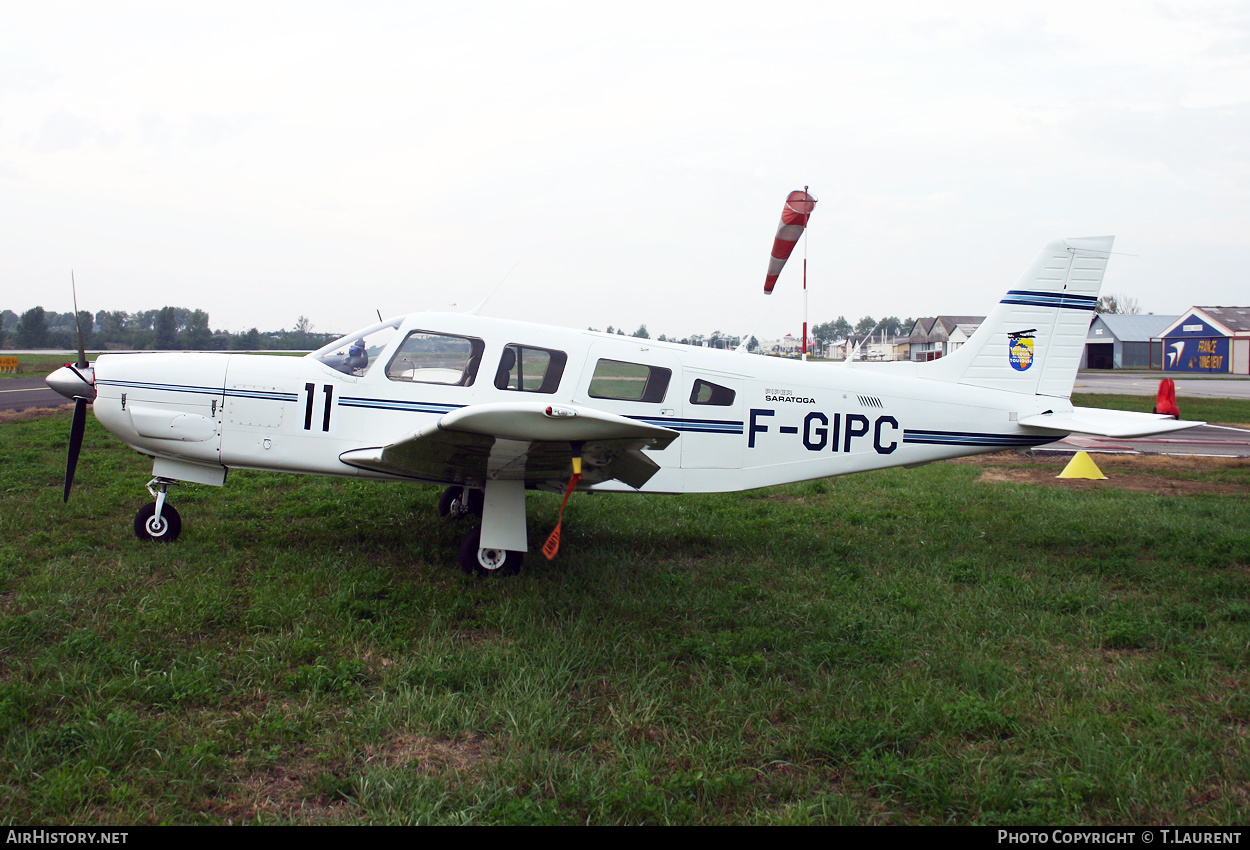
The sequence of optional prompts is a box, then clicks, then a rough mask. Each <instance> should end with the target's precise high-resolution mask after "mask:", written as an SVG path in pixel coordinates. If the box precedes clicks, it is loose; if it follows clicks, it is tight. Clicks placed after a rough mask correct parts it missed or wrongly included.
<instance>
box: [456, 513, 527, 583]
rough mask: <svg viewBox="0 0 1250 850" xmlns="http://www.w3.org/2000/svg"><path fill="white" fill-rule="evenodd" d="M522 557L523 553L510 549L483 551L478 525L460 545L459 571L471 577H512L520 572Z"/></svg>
mask: <svg viewBox="0 0 1250 850" xmlns="http://www.w3.org/2000/svg"><path fill="white" fill-rule="evenodd" d="M524 557H525V553H524V552H517V551H514V550H512V549H483V548H482V526H480V525H479V526H476V527H475V528H474V529H473V530H472V531H470V532H469V533H468V534H467V535H465V538H464V542H463V543H461V544H460V569H462V570H464V571H465V572H466V573H468V574H469V575H471V576H514V575H516V574H517V573H519V572H520V571H521V561H522V560H523V559H524Z"/></svg>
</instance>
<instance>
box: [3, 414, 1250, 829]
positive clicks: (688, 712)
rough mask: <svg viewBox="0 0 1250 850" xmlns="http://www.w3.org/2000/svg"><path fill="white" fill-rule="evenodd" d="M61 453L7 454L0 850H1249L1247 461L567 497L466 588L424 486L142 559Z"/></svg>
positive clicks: (889, 476) (105, 499)
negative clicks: (73, 830) (85, 837)
mask: <svg viewBox="0 0 1250 850" xmlns="http://www.w3.org/2000/svg"><path fill="white" fill-rule="evenodd" d="M1100 398H1102V397H1100ZM1182 409H1184V408H1183V407H1182ZM67 430H68V419H67V417H65V416H57V417H50V418H45V419H37V420H29V421H20V422H14V423H10V424H7V425H4V426H3V427H2V428H0V456H2V459H3V463H0V494H3V495H2V498H3V510H2V512H0V798H3V799H4V800H5V805H4V806H3V807H0V820H2V821H3V822H4V823H6V824H9V823H25V824H30V823H45V824H55V823H62V824H68V823H100V824H134V823H210V824H215V823H227V822H234V823H308V822H344V823H445V824H462V823H479V824H494V823H500V824H502V823H507V824H526V823H596V824H610V823H656V824H658V823H700V824H704V823H706V824H719V823H760V824H774V823H775V824H812V823H873V824H878V823H907V824H939V823H968V824H1054V823H1061V824H1138V823H1145V822H1151V823H1171V824H1237V823H1244V822H1246V820H1247V818H1250V802H1248V799H1247V797H1246V795H1245V788H1246V787H1247V782H1250V696H1248V694H1250V687H1248V686H1250V602H1248V595H1250V574H1248V570H1250V509H1248V508H1247V500H1246V495H1247V494H1248V493H1250V466H1247V465H1246V464H1245V463H1240V464H1238V463H1227V462H1226V463H1224V464H1222V465H1220V466H1219V467H1218V469H1216V470H1214V471H1212V472H1211V473H1210V480H1211V481H1218V482H1219V485H1218V486H1220V487H1223V488H1232V489H1233V490H1235V492H1228V493H1224V494H1219V495H1195V496H1189V497H1164V496H1155V495H1149V494H1143V493H1134V492H1126V491H1123V490H1120V489H1116V488H1114V487H1110V488H1103V487H1100V486H1093V485H1091V486H1086V487H1081V488H1076V489H1069V488H1067V487H1048V486H1035V485H1012V484H994V483H985V482H982V481H978V480H977V478H978V475H979V473H980V468H979V467H978V466H976V465H973V464H935V465H932V466H928V467H924V468H921V469H917V470H913V471H906V470H890V471H884V472H880V473H872V474H866V475H860V476H852V477H848V478H845V479H838V480H831V481H819V482H811V483H807V484H802V485H794V486H789V487H781V488H773V489H769V490H763V491H757V492H752V493H746V494H736V495H723V496H722V495H714V496H684V497H638V496H620V497H608V496H586V495H583V494H578V495H575V496H574V497H573V499H572V500H571V502H570V505H569V509H568V512H567V513H566V515H565V523H564V536H563V544H562V548H561V552H560V555H559V557H558V558H557V559H556V561H554V562H551V563H549V562H547V561H545V560H544V559H543V558H542V557H541V556H540V555H537V553H532V554H530V555H529V556H527V558H526V567H525V571H524V572H523V574H522V575H521V576H519V577H517V578H516V579H511V580H476V579H471V578H468V577H466V576H463V575H462V574H461V573H460V572H459V570H458V569H457V568H456V567H455V565H454V564H455V549H456V546H457V545H458V542H459V539H460V537H461V536H462V535H463V534H464V532H465V531H466V527H465V526H463V525H458V524H456V523H448V522H441V521H439V520H438V519H437V516H436V510H435V506H436V503H437V499H438V495H439V491H438V489H437V488H422V487H412V486H406V485H385V484H377V483H367V482H354V481H339V480H329V479H320V478H307V477H297V476H279V475H269V474H259V473H240V474H232V475H231V478H230V481H229V483H228V484H227V486H226V487H224V488H220V489H217V488H209V487H197V486H186V487H182V488H178V489H176V490H174V491H173V495H172V501H173V503H174V504H175V505H177V507H178V508H179V509H180V511H181V512H182V516H183V521H184V531H183V537H182V539H180V540H179V541H177V542H176V543H173V544H169V545H152V544H146V545H145V544H142V543H140V542H139V541H137V540H135V539H134V537H133V535H132V533H131V531H130V522H131V518H132V516H133V514H134V512H135V510H137V509H138V507H139V506H140V505H141V504H143V503H144V502H146V501H148V497H147V494H146V493H144V491H143V483H144V482H145V481H146V480H147V479H148V477H150V471H149V466H148V462H147V461H146V460H145V459H144V458H142V457H140V456H138V455H136V454H135V453H133V452H131V451H130V450H128V449H126V448H124V447H122V446H120V445H119V444H118V443H117V442H116V441H115V440H113V439H112V438H110V437H109V436H108V435H107V434H106V433H105V432H103V430H102V429H101V428H100V427H99V426H98V424H97V423H96V422H95V421H94V420H90V421H89V424H88V429H87V435H86V443H85V446H84V450H83V456H82V460H81V462H80V465H79V475H78V480H77V483H76V486H75V491H74V493H73V495H72V496H71V499H70V503H69V504H68V505H62V504H61V501H60V480H61V475H62V471H63V468H64V466H63V464H64V460H63V451H64V442H65V433H66V431H67ZM1018 463H1019V465H1020V466H1022V467H1026V468H1027V467H1039V468H1041V467H1042V466H1044V465H1045V463H1046V461H1044V460H1042V459H1030V458H1020V459H1019V461H1018ZM1123 474H1126V475H1127V474H1132V473H1131V471H1128V470H1126V471H1125V472H1124V473H1123ZM1192 475H1193V476H1194V477H1195V478H1196V479H1197V480H1206V475H1207V474H1206V473H1204V472H1203V471H1202V470H1201V469H1195V470H1193V471H1192ZM1213 486H1214V485H1213ZM558 501H559V500H558V497H556V496H554V495H551V494H531V495H530V497H529V510H530V520H529V525H530V535H531V540H541V539H542V538H543V536H545V534H546V533H547V531H549V530H550V527H551V525H552V524H553V522H554V517H555V512H556V508H557V506H558Z"/></svg>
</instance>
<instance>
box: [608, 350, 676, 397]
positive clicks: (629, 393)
mask: <svg viewBox="0 0 1250 850" xmlns="http://www.w3.org/2000/svg"><path fill="white" fill-rule="evenodd" d="M672 377H673V372H672V370H671V369H664V368H662V367H660V366H644V365H643V364H641V363H626V362H624V361H622V360H600V361H599V362H598V363H596V364H595V374H594V376H593V377H592V378H591V379H590V389H589V391H588V392H589V395H590V397H591V398H611V399H618V400H620V401H647V402H655V403H659V402H661V401H664V393H665V392H666V391H667V390H668V382H669V379H670V378H672Z"/></svg>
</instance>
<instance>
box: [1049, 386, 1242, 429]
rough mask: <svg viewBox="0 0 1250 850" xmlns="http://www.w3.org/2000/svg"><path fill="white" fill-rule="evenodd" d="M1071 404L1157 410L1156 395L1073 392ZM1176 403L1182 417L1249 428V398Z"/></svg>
mask: <svg viewBox="0 0 1250 850" xmlns="http://www.w3.org/2000/svg"><path fill="white" fill-rule="evenodd" d="M1072 403H1073V404H1075V405H1078V406H1080V407H1102V408H1106V409H1108V410H1132V411H1136V412H1138V413H1150V412H1151V411H1152V410H1154V406H1155V397H1154V396H1146V395H1116V394H1112V393H1073V394H1072ZM1176 406H1177V407H1179V408H1180V410H1181V418H1183V419H1192V420H1195V421H1201V422H1222V423H1224V424H1242V425H1247V427H1250V424H1248V423H1250V399H1240V398H1202V397H1198V396H1179V397H1177V399H1176Z"/></svg>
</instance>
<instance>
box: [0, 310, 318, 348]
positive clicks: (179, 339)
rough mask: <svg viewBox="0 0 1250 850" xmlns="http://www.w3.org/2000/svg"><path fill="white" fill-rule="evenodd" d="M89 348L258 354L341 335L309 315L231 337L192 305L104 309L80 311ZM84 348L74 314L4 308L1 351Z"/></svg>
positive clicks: (0, 322)
mask: <svg viewBox="0 0 1250 850" xmlns="http://www.w3.org/2000/svg"><path fill="white" fill-rule="evenodd" d="M77 326H78V327H81V328H82V335H83V344H84V345H85V347H87V348H92V349H123V350H136V351H142V350H156V351H164V350H183V349H185V350H190V351H258V350H274V349H277V350H305V349H314V348H320V347H321V346H323V345H325V344H326V343H327V342H330V341H331V340H333V339H335V338H336V337H337V334H328V333H316V332H314V331H313V326H312V323H311V322H310V321H309V320H308V318H307V317H306V316H300V317H299V319H298V320H297V321H296V323H295V327H294V328H293V329H291V330H287V329H285V328H283V329H282V330H279V331H265V332H261V331H259V330H257V329H256V328H250V329H249V330H246V331H242V332H240V333H231V332H229V331H223V330H213V329H212V328H211V327H210V326H209V319H208V313H206V312H204V311H203V310H193V309H188V308H186V307H162V308H160V309H159V310H142V311H139V312H135V313H127V312H125V311H124V310H100V311H99V312H98V313H96V314H95V315H92V314H91V313H90V312H89V311H87V310H80V311H79V312H78V323H77ZM77 347H78V336H77V331H76V329H75V321H74V314H73V313H57V312H55V311H50V310H44V309H43V308H42V307H33V308H31V309H30V310H27V311H26V312H24V313H22V314H21V315H20V316H19V315H17V314H16V313H14V312H13V311H12V310H0V348H9V349H31V348H59V349H74V348H77Z"/></svg>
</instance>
